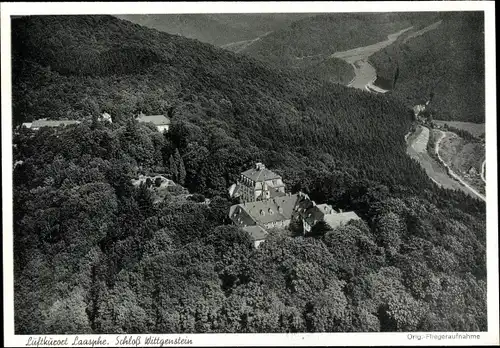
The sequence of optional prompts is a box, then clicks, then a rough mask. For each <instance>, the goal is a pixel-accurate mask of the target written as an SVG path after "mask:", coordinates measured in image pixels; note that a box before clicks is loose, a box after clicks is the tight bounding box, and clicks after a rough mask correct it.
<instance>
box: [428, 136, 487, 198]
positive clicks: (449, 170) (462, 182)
mask: <svg viewBox="0 0 500 348" xmlns="http://www.w3.org/2000/svg"><path fill="white" fill-rule="evenodd" d="M439 132H440V136H439V139H438V140H437V141H436V149H435V150H436V154H437V156H438V158H439V160H440V161H441V164H442V165H444V166H445V168H446V169H447V171H448V173H449V175H450V176H451V177H452V178H454V179H456V180H458V181H459V182H460V183H461V184H462V185H463V186H465V187H466V188H467V189H468V190H469V191H470V192H471V193H473V194H474V195H475V196H476V197H478V198H480V199H482V200H483V201H485V202H486V197H485V196H483V195H482V194H480V193H479V192H477V191H476V190H475V189H474V188H473V187H471V186H470V185H469V184H467V183H466V182H465V181H464V180H463V179H462V178H461V177H459V176H458V175H457V174H456V173H455V172H454V171H453V170H451V168H450V167H449V166H448V164H446V163H445V161H443V159H442V158H441V155H440V154H439V144H440V143H441V141H442V140H443V139H444V138H445V136H446V133H445V132H443V131H441V130H440V131H439Z"/></svg>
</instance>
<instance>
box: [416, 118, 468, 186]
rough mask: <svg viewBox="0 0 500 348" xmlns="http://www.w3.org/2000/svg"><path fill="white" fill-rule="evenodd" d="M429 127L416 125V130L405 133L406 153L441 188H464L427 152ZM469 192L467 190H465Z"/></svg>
mask: <svg viewBox="0 0 500 348" xmlns="http://www.w3.org/2000/svg"><path fill="white" fill-rule="evenodd" d="M429 134H430V133H429V128H427V127H424V126H418V128H417V130H416V131H415V132H414V133H413V134H410V135H408V134H407V137H406V138H407V144H408V146H407V148H406V153H407V154H408V155H409V156H410V157H411V158H413V159H415V160H416V161H417V162H418V163H419V164H420V165H421V166H422V168H423V169H424V170H425V172H426V173H427V176H429V178H430V179H431V180H432V181H433V182H435V183H436V184H437V185H439V186H440V187H442V188H445V189H449V190H462V191H464V192H465V190H466V189H465V188H464V187H463V186H462V185H460V183H458V182H457V181H455V180H453V179H452V178H450V176H449V175H448V173H447V172H446V170H445V169H444V168H443V166H442V165H441V164H440V163H438V161H436V160H435V159H434V158H432V157H431V156H430V155H429V153H428V152H427V143H428V141H429ZM467 193H469V191H467Z"/></svg>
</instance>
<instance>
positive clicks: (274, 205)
mask: <svg viewBox="0 0 500 348" xmlns="http://www.w3.org/2000/svg"><path fill="white" fill-rule="evenodd" d="M296 202H297V195H285V196H281V197H275V198H273V199H269V200H265V201H256V202H248V203H244V204H240V206H241V207H242V208H243V209H244V210H245V212H247V213H248V215H249V216H250V217H251V218H252V219H253V220H254V221H255V222H257V224H268V223H271V222H277V221H284V220H290V219H291V217H292V213H293V207H294V206H295V204H296Z"/></svg>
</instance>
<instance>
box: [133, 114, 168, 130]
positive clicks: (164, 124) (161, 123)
mask: <svg viewBox="0 0 500 348" xmlns="http://www.w3.org/2000/svg"><path fill="white" fill-rule="evenodd" d="M136 120H137V121H139V122H144V123H152V124H154V125H155V126H156V129H158V132H168V131H169V129H170V119H169V118H168V117H166V116H165V115H151V116H146V115H144V114H143V113H140V114H139V116H137V117H136Z"/></svg>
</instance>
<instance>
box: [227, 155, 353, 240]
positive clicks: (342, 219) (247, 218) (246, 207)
mask: <svg viewBox="0 0 500 348" xmlns="http://www.w3.org/2000/svg"><path fill="white" fill-rule="evenodd" d="M229 194H230V196H231V197H234V198H238V199H239V200H240V203H239V204H235V205H233V206H231V208H230V209H229V217H230V219H231V220H232V221H233V223H234V224H235V225H236V226H238V227H241V228H242V229H243V230H244V231H246V232H247V233H249V234H250V236H251V237H252V239H253V241H254V245H255V247H258V246H259V244H260V243H262V242H263V241H264V240H265V239H266V237H267V235H268V232H267V230H268V229H271V228H289V226H290V223H291V222H292V221H295V222H298V223H299V224H300V225H301V226H302V229H303V233H308V232H310V231H311V229H312V227H313V226H314V225H316V223H318V222H319V221H324V222H325V223H327V224H328V225H329V226H330V227H331V228H335V227H337V226H339V225H342V224H345V223H347V222H348V221H350V220H358V219H359V217H358V216H357V215H356V213H354V212H337V211H336V210H335V209H333V208H332V207H331V206H330V205H328V204H319V205H317V204H316V203H315V202H314V201H313V200H311V199H310V198H309V196H308V195H307V194H304V193H302V192H298V193H296V194H291V193H287V192H286V191H285V184H284V183H283V181H282V178H281V176H279V175H277V174H276V173H274V172H272V171H271V170H269V169H267V168H266V167H265V166H264V165H263V164H262V163H257V164H256V165H255V167H254V168H252V169H249V170H247V171H244V172H243V173H241V175H240V177H239V180H238V182H237V183H236V184H233V185H232V186H231V187H230V188H229Z"/></svg>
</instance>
